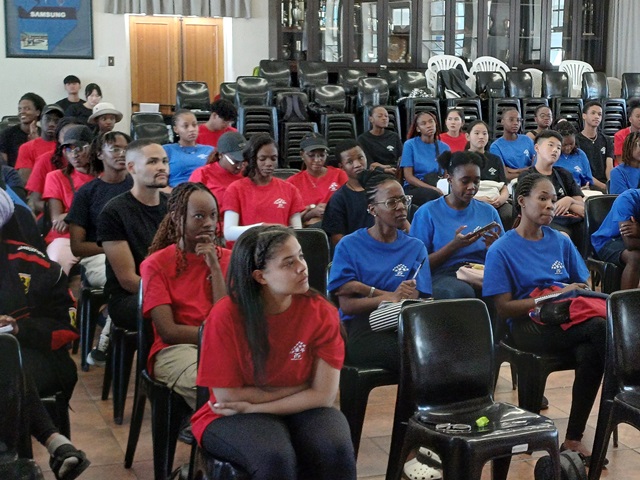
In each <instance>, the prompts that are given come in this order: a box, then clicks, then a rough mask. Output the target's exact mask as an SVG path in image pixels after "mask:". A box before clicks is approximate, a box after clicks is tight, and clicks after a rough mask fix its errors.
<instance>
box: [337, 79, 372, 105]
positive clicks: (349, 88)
mask: <svg viewBox="0 0 640 480" xmlns="http://www.w3.org/2000/svg"><path fill="white" fill-rule="evenodd" d="M366 76H367V72H365V71H364V70H359V69H353V68H341V69H340V70H339V71H338V85H342V87H343V88H344V93H345V95H346V98H347V108H346V111H347V112H349V113H356V99H357V95H358V80H360V79H361V78H363V77H366Z"/></svg>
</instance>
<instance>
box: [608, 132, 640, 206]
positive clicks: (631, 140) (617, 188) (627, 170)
mask: <svg viewBox="0 0 640 480" xmlns="http://www.w3.org/2000/svg"><path fill="white" fill-rule="evenodd" d="M621 161H622V163H621V164H620V165H618V166H617V167H616V168H614V169H613V170H611V181H610V182H609V193H615V194H616V195H619V194H621V193H623V192H625V191H627V190H629V189H630V188H640V132H631V133H630V134H629V135H628V136H627V138H625V139H624V143H623V144H622V160H621Z"/></svg>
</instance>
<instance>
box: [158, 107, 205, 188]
mask: <svg viewBox="0 0 640 480" xmlns="http://www.w3.org/2000/svg"><path fill="white" fill-rule="evenodd" d="M171 122H172V124H173V131H174V132H175V133H176V134H177V135H178V137H179V138H178V143H167V144H166V145H163V146H162V148H164V150H165V152H167V157H168V158H169V186H170V187H171V188H175V187H177V186H178V185H180V184H181V183H184V182H187V181H189V177H190V176H191V174H192V173H193V171H194V170H195V169H196V168H200V167H202V166H204V165H206V163H207V158H209V154H210V153H211V152H213V147H211V146H209V145H200V144H198V143H196V140H197V138H198V120H197V119H196V116H195V115H194V114H193V113H192V112H191V111H190V110H178V111H177V112H176V113H175V114H174V115H173V118H172V120H171Z"/></svg>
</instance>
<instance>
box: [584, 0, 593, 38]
mask: <svg viewBox="0 0 640 480" xmlns="http://www.w3.org/2000/svg"><path fill="white" fill-rule="evenodd" d="M593 10H594V5H593V2H587V3H585V4H584V5H582V20H583V28H582V35H585V36H592V35H595V33H594V32H593Z"/></svg>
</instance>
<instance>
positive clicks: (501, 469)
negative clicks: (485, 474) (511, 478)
mask: <svg viewBox="0 0 640 480" xmlns="http://www.w3.org/2000/svg"><path fill="white" fill-rule="evenodd" d="M510 465H511V457H502V458H496V459H494V460H493V462H491V478H492V480H507V475H508V474H509V466H510ZM478 468H479V469H480V475H482V465H480V466H479V467H478ZM478 478H480V477H478Z"/></svg>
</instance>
